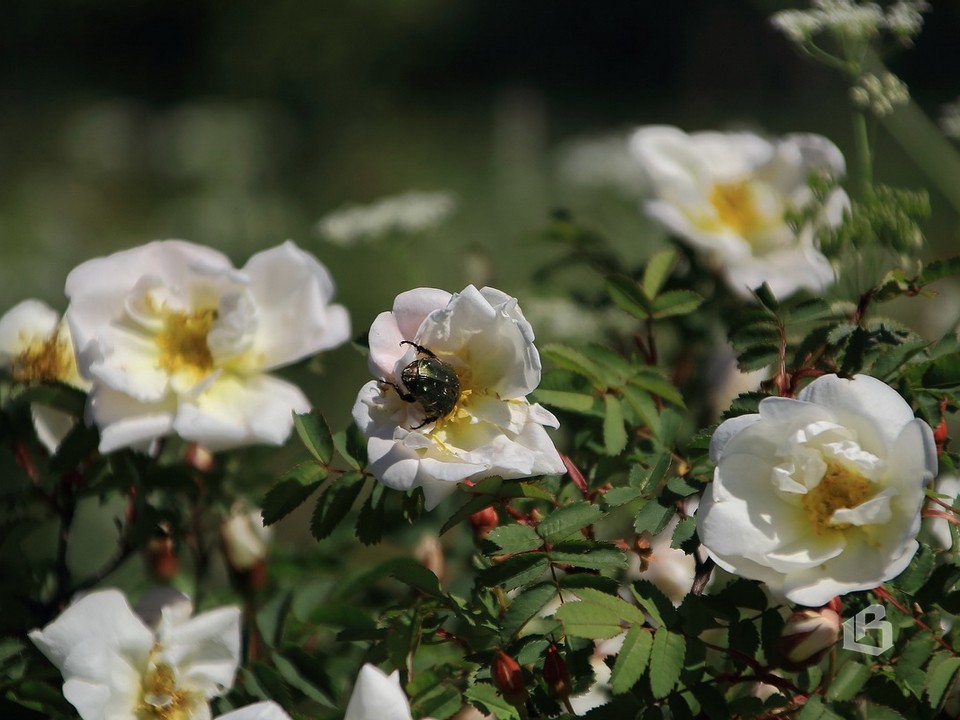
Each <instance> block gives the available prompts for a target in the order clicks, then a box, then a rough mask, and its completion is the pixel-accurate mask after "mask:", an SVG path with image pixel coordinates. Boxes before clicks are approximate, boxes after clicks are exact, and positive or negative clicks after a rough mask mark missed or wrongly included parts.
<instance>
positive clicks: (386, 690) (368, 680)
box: [343, 663, 429, 720]
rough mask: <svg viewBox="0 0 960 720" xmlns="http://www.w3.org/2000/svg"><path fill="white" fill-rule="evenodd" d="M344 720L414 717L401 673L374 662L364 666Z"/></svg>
mask: <svg viewBox="0 0 960 720" xmlns="http://www.w3.org/2000/svg"><path fill="white" fill-rule="evenodd" d="M343 720H413V716H412V715H411V714H410V701H409V700H407V696H406V695H404V693H403V688H401V687H400V673H399V672H397V671H396V670H394V671H393V672H392V673H390V674H389V675H387V674H386V673H385V672H384V671H383V670H381V669H380V668H378V667H377V666H376V665H371V664H370V663H367V664H366V665H364V666H363V667H362V668H360V674H359V675H357V682H356V684H355V685H354V686H353V693H352V694H351V695H350V700H349V702H348V703H347V714H346V715H345V716H344V718H343ZM424 720H429V718H424Z"/></svg>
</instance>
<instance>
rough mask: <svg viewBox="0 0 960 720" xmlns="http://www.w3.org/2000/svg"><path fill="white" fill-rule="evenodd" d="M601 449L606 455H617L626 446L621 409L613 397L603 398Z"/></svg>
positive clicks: (606, 396)
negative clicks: (602, 448)
mask: <svg viewBox="0 0 960 720" xmlns="http://www.w3.org/2000/svg"><path fill="white" fill-rule="evenodd" d="M603 407H604V415H603V447H604V450H605V451H606V453H607V455H619V454H620V453H622V452H623V449H624V448H625V447H626V446H627V431H626V429H625V428H624V426H623V408H622V407H621V406H620V401H619V400H618V399H617V398H616V397H614V396H613V395H604V397H603Z"/></svg>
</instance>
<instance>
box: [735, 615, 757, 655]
mask: <svg viewBox="0 0 960 720" xmlns="http://www.w3.org/2000/svg"><path fill="white" fill-rule="evenodd" d="M727 645H728V646H729V647H730V648H733V649H735V650H737V651H738V652H742V653H744V654H745V655H749V656H752V655H754V654H755V653H756V652H757V648H759V647H760V633H759V631H758V630H757V626H756V625H755V624H754V623H753V621H752V620H741V621H740V622H737V623H734V624H733V625H731V626H730V628H729V630H728V631H727Z"/></svg>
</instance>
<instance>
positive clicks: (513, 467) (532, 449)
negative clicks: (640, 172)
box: [353, 285, 565, 509]
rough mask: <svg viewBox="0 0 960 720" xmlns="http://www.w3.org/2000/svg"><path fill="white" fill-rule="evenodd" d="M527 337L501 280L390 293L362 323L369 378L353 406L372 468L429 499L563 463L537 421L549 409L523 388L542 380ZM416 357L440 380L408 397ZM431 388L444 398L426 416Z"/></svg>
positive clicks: (550, 420)
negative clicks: (407, 377) (367, 323)
mask: <svg viewBox="0 0 960 720" xmlns="http://www.w3.org/2000/svg"><path fill="white" fill-rule="evenodd" d="M533 339H534V336H533V328H531V327H530V324H529V323H528V322H527V321H526V320H525V319H524V316H523V313H522V312H521V311H520V307H519V306H518V304H517V300H516V298H512V297H510V296H509V295H507V294H505V293H503V292H501V291H500V290H495V289H493V288H483V289H482V290H477V289H476V288H475V287H473V286H472V285H471V286H468V287H467V288H466V289H464V290H463V292H460V293H456V294H453V295H451V294H450V293H448V292H445V291H443V290H436V289H432V288H419V289H416V290H410V291H408V292H404V293H401V294H400V295H398V296H397V298H396V300H394V303H393V310H392V311H391V312H385V313H381V314H380V315H378V316H377V318H376V319H375V320H374V321H373V325H372V326H371V327H370V357H369V365H370V372H371V373H372V374H373V375H374V376H375V377H376V378H377V380H374V381H371V382H369V383H367V384H366V385H364V386H363V388H361V390H360V394H359V395H358V397H357V402H356V404H355V405H354V407H353V418H354V420H355V421H356V423H357V425H358V426H359V427H360V429H361V430H363V432H364V434H365V435H366V436H367V438H368V445H367V453H368V457H369V461H370V470H371V472H373V474H374V475H375V476H376V477H377V478H378V479H379V480H380V481H381V482H383V483H384V484H385V485H387V486H389V487H392V488H395V489H397V490H409V489H411V488H414V487H422V488H423V491H424V495H425V499H426V507H427V509H432V508H433V507H435V506H436V505H437V503H439V502H440V501H441V500H442V499H443V498H444V497H446V496H447V495H449V494H450V493H451V492H453V490H454V488H455V487H456V484H457V483H459V482H461V481H463V480H465V479H467V478H471V479H474V480H477V479H480V478H484V477H489V476H492V475H499V476H501V477H503V478H506V479H516V478H522V477H529V476H532V475H545V474H553V473H563V472H564V471H565V469H564V466H563V463H562V462H561V460H560V456H559V454H558V453H557V450H556V448H555V447H554V446H553V442H552V441H551V440H550V437H549V436H548V435H547V433H546V431H545V430H544V426H549V427H557V426H558V422H557V419H556V418H555V417H554V416H553V415H552V414H551V413H550V412H548V411H547V410H545V409H544V408H543V407H541V406H540V405H539V404H531V403H530V402H529V401H528V400H527V398H526V396H527V395H528V394H529V393H530V392H532V391H533V390H534V389H535V388H536V387H537V385H538V383H539V382H540V355H539V353H538V352H537V349H536V347H535V346H534V344H533ZM410 343H416V345H418V346H420V348H422V349H423V351H424V352H420V351H419V350H418V349H417V347H416V346H414V345H412V344H410ZM428 352H429V353H432V354H434V355H435V356H436V357H435V358H430V357H429V355H428V354H427V353H428ZM419 361H424V362H426V363H427V364H431V365H432V366H433V368H435V369H436V370H438V371H439V372H440V373H441V374H442V375H443V376H444V380H445V381H444V382H443V383H441V384H440V385H439V386H438V387H437V386H435V387H434V389H433V391H431V392H425V393H424V395H423V396H422V397H418V398H416V400H417V401H416V402H408V401H406V400H404V399H403V397H401V391H402V392H403V393H404V394H405V395H407V396H408V398H409V399H411V400H412V399H414V398H413V396H411V395H409V394H408V393H409V392H411V391H413V390H414V389H413V388H410V387H409V385H408V384H406V383H405V381H404V380H403V375H404V373H405V372H407V373H410V372H412V371H415V369H416V368H417V363H418V362H419ZM434 361H436V362H434ZM428 372H429V371H428ZM438 393H442V394H443V402H442V403H440V407H439V408H437V407H435V408H434V410H435V412H434V415H433V416H431V415H430V414H428V412H429V411H428V409H427V408H426V407H425V406H424V402H426V403H427V404H428V405H430V404H431V401H432V400H433V399H436V398H437V397H438Z"/></svg>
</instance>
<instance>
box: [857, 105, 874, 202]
mask: <svg viewBox="0 0 960 720" xmlns="http://www.w3.org/2000/svg"><path fill="white" fill-rule="evenodd" d="M853 142H854V145H855V147H856V152H857V166H858V167H857V169H858V171H859V178H858V179H859V181H860V194H861V197H862V198H867V197H869V196H870V194H871V193H872V192H873V156H872V154H871V151H870V133H869V132H868V130H867V116H866V115H865V114H864V113H863V111H861V110H855V111H854V113H853Z"/></svg>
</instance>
